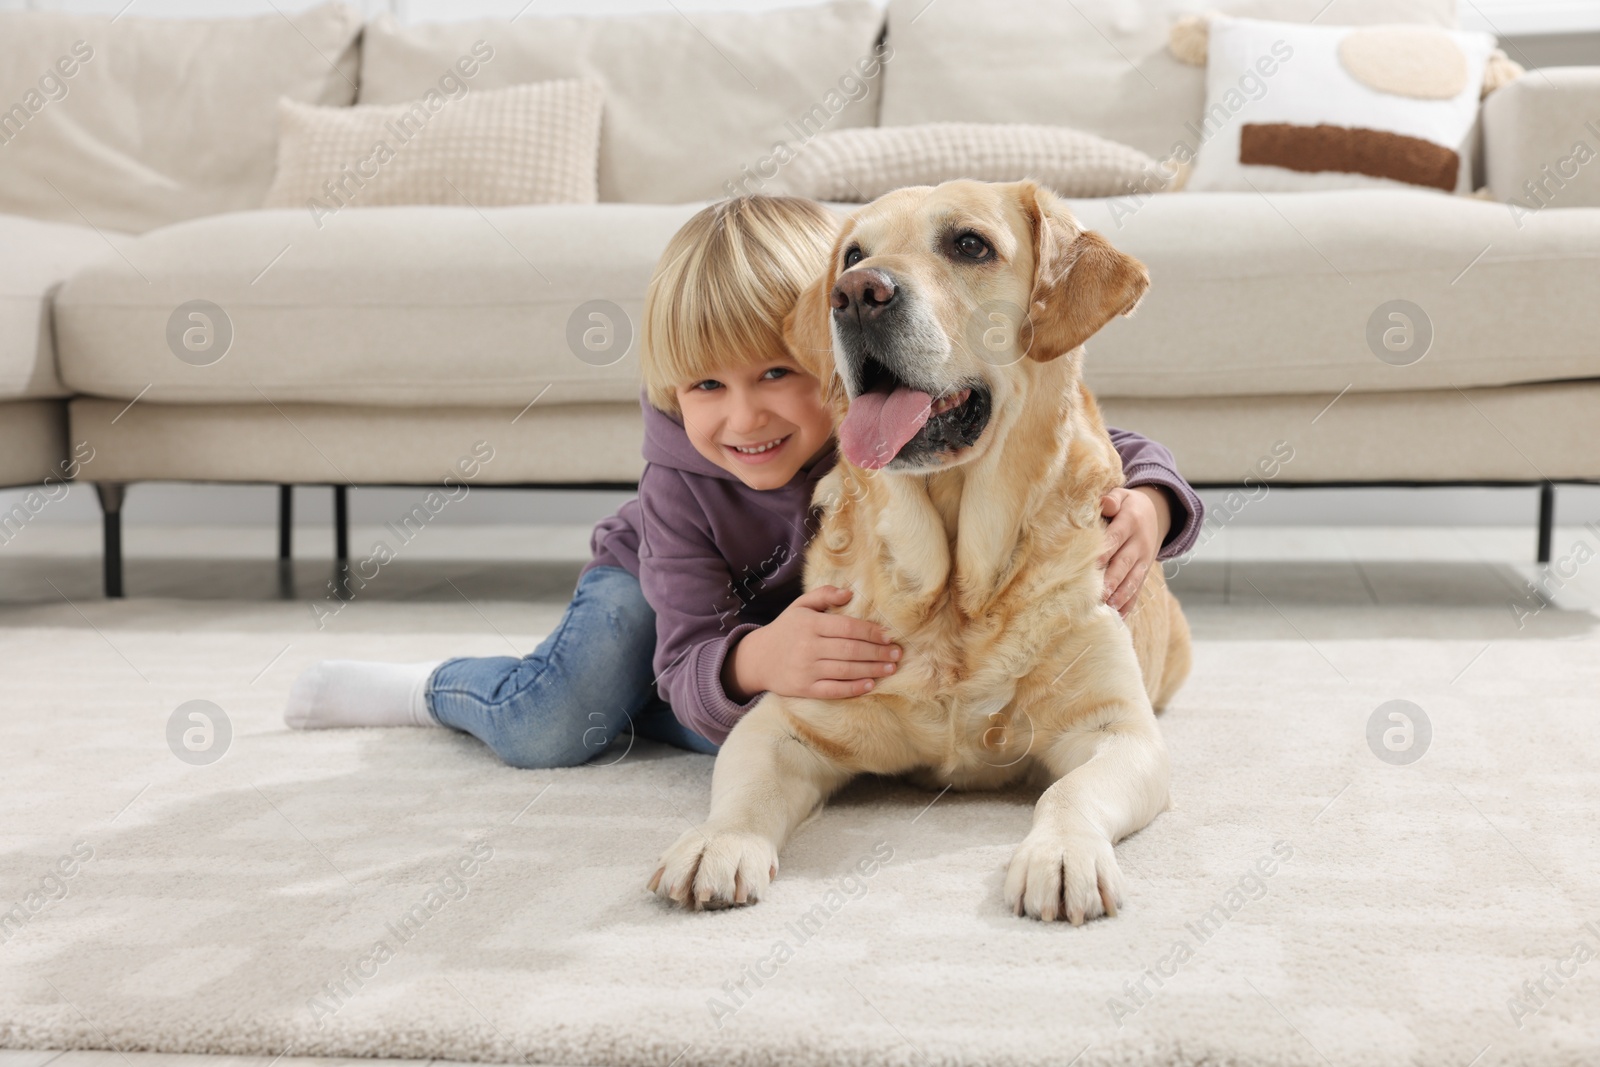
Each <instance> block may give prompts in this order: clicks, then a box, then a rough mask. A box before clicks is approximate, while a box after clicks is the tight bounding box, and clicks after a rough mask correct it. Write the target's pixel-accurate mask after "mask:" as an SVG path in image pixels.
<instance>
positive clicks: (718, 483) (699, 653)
mask: <svg viewBox="0 0 1600 1067" xmlns="http://www.w3.org/2000/svg"><path fill="white" fill-rule="evenodd" d="M640 405H641V406H642V407H643V408H644V458H645V468H644V473H643V474H641V475H640V476H639V495H638V496H637V497H635V498H634V499H632V500H630V501H628V502H627V503H625V504H623V505H622V507H621V508H619V509H618V511H617V513H616V514H615V515H612V516H610V517H609V518H606V519H602V520H601V521H600V522H599V523H598V524H597V525H596V526H595V528H594V533H593V535H592V536H591V537H590V539H589V548H590V551H591V552H593V553H594V558H593V559H592V560H590V561H589V563H588V565H586V566H585V567H584V568H583V569H584V571H585V572H587V571H589V570H590V569H591V568H593V567H602V566H612V567H621V568H623V569H624V570H626V571H627V572H628V573H630V574H632V575H634V576H636V577H637V578H638V579H639V584H640V586H641V588H642V589H643V591H644V598H645V600H647V601H648V602H649V604H650V606H651V607H652V608H653V609H655V613H656V654H655V661H654V668H655V672H656V689H657V692H659V693H660V695H661V698H662V699H663V700H665V701H666V702H667V703H669V704H671V705H672V711H673V714H674V715H676V716H677V718H678V721H679V722H681V723H683V725H685V726H687V727H688V728H689V729H691V730H693V731H695V732H696V733H698V734H701V735H702V736H704V737H707V738H710V739H711V740H712V741H714V742H716V743H717V744H721V743H722V741H723V739H724V738H726V737H727V736H728V731H729V730H731V729H733V724H734V723H736V722H738V721H739V719H740V717H742V716H743V715H744V714H745V713H746V712H747V711H749V710H750V709H751V708H753V707H755V706H756V702H757V701H759V700H760V699H761V697H762V696H763V695H764V694H761V693H757V694H756V695H755V696H753V697H751V699H750V701H749V702H748V703H745V704H740V703H737V702H736V701H734V700H733V698H732V697H730V696H728V694H727V692H726V690H724V689H723V687H722V663H723V661H724V660H725V659H726V658H727V656H728V653H729V651H730V650H731V649H732V648H733V646H734V645H735V644H736V643H737V642H738V641H739V639H740V638H742V637H743V636H744V635H745V634H747V633H749V632H750V631H751V630H755V629H758V628H760V627H762V626H765V625H766V624H767V623H770V622H771V621H772V620H774V619H776V618H777V617H778V616H779V615H780V614H781V613H782V612H783V610H784V609H785V608H787V607H788V606H789V605H790V604H791V603H793V602H794V601H795V600H796V599H797V598H798V597H799V596H800V594H801V592H802V591H803V586H802V584H801V577H802V573H801V572H802V570H803V568H804V564H805V549H806V543H807V542H808V541H810V540H811V538H812V536H813V535H815V534H816V532H817V526H818V519H819V516H820V513H819V512H816V511H813V510H812V508H811V496H812V493H813V492H814V490H815V489H816V486H817V481H818V480H819V479H820V478H821V477H822V476H823V475H825V474H827V473H828V471H829V470H831V469H832V468H833V465H834V462H835V460H836V459H837V452H836V451H835V450H834V449H832V448H830V449H829V450H828V451H827V452H825V453H823V455H822V456H821V457H819V458H818V459H817V460H816V462H814V463H812V464H811V466H809V467H802V468H800V470H799V471H798V472H797V473H796V474H795V476H794V477H793V478H791V479H790V480H789V482H788V484H787V485H784V486H783V487H781V488H779V489H764V490H763V489H751V488H750V487H749V486H747V485H745V484H744V483H743V482H741V481H740V480H739V479H738V478H737V477H736V476H735V475H734V474H733V473H732V472H731V471H727V470H724V469H723V468H721V467H719V466H717V465H716V464H715V463H713V462H711V461H710V460H709V459H707V458H706V457H704V456H702V455H701V454H700V453H699V452H697V451H695V447H694V444H693V443H692V442H691V441H690V440H689V435H688V433H687V432H686V431H685V430H684V428H683V421H682V420H681V419H680V418H677V417H675V416H672V415H668V414H667V413H665V412H663V411H658V410H657V409H656V408H654V407H652V406H651V405H650V403H649V401H648V400H647V399H645V396H644V394H643V393H642V392H641V393H640ZM1109 432H1110V434H1111V442H1112V444H1113V445H1115V446H1116V449H1117V453H1118V454H1119V455H1120V456H1121V457H1122V469H1123V472H1124V474H1125V476H1126V478H1127V484H1128V486H1129V487H1130V488H1131V487H1133V486H1137V485H1160V486H1165V487H1166V488H1168V489H1170V490H1172V493H1173V495H1174V496H1175V497H1176V498H1177V500H1178V503H1179V506H1180V508H1181V509H1182V511H1183V514H1178V513H1174V514H1173V516H1172V529H1171V531H1170V532H1169V534H1168V536H1167V540H1166V543H1165V544H1164V545H1163V546H1162V547H1161V552H1160V558H1162V559H1170V558H1171V557H1173V556H1179V555H1182V554H1183V553H1185V552H1187V551H1188V550H1189V548H1190V547H1191V546H1192V545H1193V544H1194V541H1195V538H1196V537H1197V536H1198V535H1199V533H1200V524H1201V521H1202V520H1203V518H1204V507H1203V505H1202V504H1201V503H1200V498H1199V497H1198V496H1196V495H1195V492H1194V490H1193V489H1192V488H1190V487H1189V483H1188V482H1185V481H1184V480H1183V478H1182V477H1180V476H1179V474H1178V471H1177V465H1176V463H1175V462H1174V461H1173V458H1172V453H1171V452H1168V451H1167V450H1166V448H1164V447H1162V446H1161V445H1159V444H1157V443H1156V442H1154V441H1151V440H1149V439H1148V438H1145V437H1141V436H1140V435H1138V434H1136V433H1130V432H1129V431H1127V430H1110V431H1109Z"/></svg>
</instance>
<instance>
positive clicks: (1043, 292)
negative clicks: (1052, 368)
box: [1017, 181, 1150, 362]
mask: <svg viewBox="0 0 1600 1067" xmlns="http://www.w3.org/2000/svg"><path fill="white" fill-rule="evenodd" d="M1017 189H1018V196H1019V199H1020V201H1021V203H1020V206H1021V208H1022V213H1023V214H1024V215H1026V216H1028V217H1029V220H1030V221H1031V222H1032V224H1033V251H1034V264H1035V266H1034V276H1033V293H1032V295H1031V296H1030V297H1029V300H1028V317H1029V321H1030V324H1031V326H1032V331H1033V334H1032V338H1031V341H1030V343H1029V344H1028V349H1027V350H1028V357H1029V358H1030V359H1035V360H1038V361H1040V362H1045V361H1047V360H1052V359H1055V358H1056V357H1057V356H1060V355H1063V354H1064V353H1067V352H1070V351H1072V350H1073V349H1074V348H1077V347H1078V346H1079V345H1081V344H1083V343H1084V342H1085V341H1087V340H1088V339H1089V338H1090V337H1092V336H1094V334H1095V333H1096V332H1097V331H1098V330H1099V329H1100V327H1102V326H1104V325H1105V324H1106V323H1108V322H1110V321H1111V320H1112V319H1113V318H1115V317H1116V316H1118V315H1131V314H1132V313H1133V309H1134V308H1135V307H1137V306H1138V303H1139V300H1140V298H1141V297H1143V296H1144V293H1145V290H1146V289H1148V288H1150V273H1149V272H1148V271H1146V270H1145V268H1144V264H1143V263H1140V262H1139V261H1138V260H1137V259H1134V258H1133V257H1132V256H1130V255H1127V254H1126V253H1124V252H1119V251H1117V249H1115V248H1114V247H1112V245H1111V242H1110V241H1107V240H1106V239H1105V238H1104V237H1101V236H1100V235H1099V234H1098V233H1095V232H1094V231H1092V230H1085V229H1083V228H1081V227H1080V226H1079V225H1078V222H1077V220H1076V219H1074V218H1073V217H1072V215H1071V214H1070V213H1069V212H1068V211H1067V209H1066V207H1065V206H1064V205H1062V203H1061V201H1060V200H1059V199H1058V198H1057V197H1056V195H1055V194H1054V193H1052V192H1051V191H1050V190H1048V189H1046V188H1044V187H1043V186H1040V185H1038V184H1037V183H1035V182H1031V181H1025V182H1018V183H1017Z"/></svg>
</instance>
